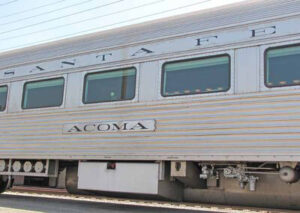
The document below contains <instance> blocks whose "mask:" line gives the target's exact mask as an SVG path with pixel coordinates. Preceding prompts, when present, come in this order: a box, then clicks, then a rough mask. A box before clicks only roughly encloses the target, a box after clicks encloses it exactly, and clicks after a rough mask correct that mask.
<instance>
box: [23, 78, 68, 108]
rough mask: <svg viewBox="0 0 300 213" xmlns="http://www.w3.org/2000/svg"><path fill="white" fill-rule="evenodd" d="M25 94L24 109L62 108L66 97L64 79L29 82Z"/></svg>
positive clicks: (25, 87)
mask: <svg viewBox="0 0 300 213" xmlns="http://www.w3.org/2000/svg"><path fill="white" fill-rule="evenodd" d="M23 93H24V94H23V104H22V107H23V109H32V108H42V107H54V106H60V105H61V104H62V102H63V96H64V79H63V78H57V79H50V80H43V81H34V82H28V83H26V84H25V86H24V91H23Z"/></svg>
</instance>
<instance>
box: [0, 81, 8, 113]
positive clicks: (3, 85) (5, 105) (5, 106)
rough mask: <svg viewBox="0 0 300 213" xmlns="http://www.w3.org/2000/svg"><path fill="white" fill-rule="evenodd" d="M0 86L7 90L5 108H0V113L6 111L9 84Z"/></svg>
mask: <svg viewBox="0 0 300 213" xmlns="http://www.w3.org/2000/svg"><path fill="white" fill-rule="evenodd" d="M0 87H6V89H7V92H6V103H5V108H4V110H0V113H5V112H6V111H7V107H8V106H7V104H8V97H9V85H8V84H0Z"/></svg>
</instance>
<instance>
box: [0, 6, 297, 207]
mask: <svg viewBox="0 0 300 213" xmlns="http://www.w3.org/2000/svg"><path fill="white" fill-rule="evenodd" d="M299 24H300V1H290V0H289V1H283V0H267V1H262V0H254V1H248V2H243V3H240V4H234V5H230V6H226V7H222V8H216V9H211V10H207V11H203V12H200V13H193V14H188V15H184V16H179V17H175V18H169V19H164V20H160V21H155V22H150V23H147V24H141V25H136V26H132V27H124V28H120V29H116V30H110V31H107V32H102V33H96V34H92V35H87V36H81V37H77V38H74V39H65V40H62V41H58V42H53V43H50V44H45V45H39V46H36V47H31V48H25V49H21V50H16V51H12V52H8V53H4V54H2V55H0V86H2V85H6V86H7V88H8V95H7V96H8V97H7V107H6V108H5V110H4V111H2V112H0V138H1V140H0V156H1V159H8V160H10V163H13V161H15V160H17V159H21V160H23V161H25V160H26V159H39V160H66V161H72V160H75V161H76V160H77V161H78V160H80V161H81V162H82V161H88V160H97V161H102V162H106V161H114V162H115V161H117V162H118V161H125V162H128V161H131V162H139V161H151V162H171V164H172V163H174V162H175V163H176V162H184V163H187V164H188V163H189V162H194V163H197V164H199V165H202V167H201V168H207V167H205V166H206V164H207V165H212V164H213V165H215V164H216V165H218V163H222V164H226V165H227V164H228V165H231V164H232V163H233V164H239V165H240V164H241V162H246V163H249V162H263V163H264V164H269V163H275V164H278V165H281V167H282V168H283V167H286V166H289V167H291V168H295V169H296V168H297V164H298V162H299V161H300V137H299V136H300V122H299V118H300V110H299V106H300V102H299V100H300V99H299V98H300V95H299V92H300V86H297V85H296V86H295V85H293V86H283V87H274V88H273V87H272V88H269V87H267V86H266V84H265V59H266V57H265V53H266V50H268V49H270V48H274V47H281V46H297V45H298V44H299V43H300V29H299V27H297V26H299ZM219 55H227V56H228V57H229V58H230V64H229V65H230V77H229V78H230V79H229V80H230V88H229V89H228V90H227V91H224V92H219V93H207V94H196V95H181V96H174V97H164V96H163V95H162V93H161V91H162V88H161V87H162V69H163V66H164V65H165V64H166V63H169V62H173V61H182V60H183V61H184V60H188V59H194V58H205V57H213V56H219ZM131 67H133V68H135V70H136V87H135V95H134V98H133V99H132V100H127V101H117V102H106V103H93V104H84V103H83V101H82V97H83V92H84V78H85V76H86V75H87V74H88V73H94V72H101V71H103V72H104V71H110V70H116V69H120V68H131ZM58 77H62V78H63V79H64V82H65V84H64V95H63V103H62V105H61V106H58V107H50V108H38V109H22V94H23V88H24V85H25V84H26V82H28V81H35V80H37V81H38V80H43V79H51V78H58ZM130 122H135V124H132V125H133V126H134V125H136V124H138V123H139V122H140V123H141V125H146V124H145V122H146V123H147V122H150V123H149V125H150V126H149V128H148V127H147V131H145V130H144V129H142V128H139V127H138V126H137V129H134V128H133V126H131V127H132V129H131V130H132V131H131V130H129V129H128V131H118V129H115V130H116V131H106V129H102V130H103V131H98V130H97V124H99V123H102V124H103V123H105V124H110V125H114V123H115V124H116V125H119V126H118V127H119V128H121V129H122V128H123V127H124V123H130ZM86 125H89V127H86V129H84V127H85V126H86ZM128 125H129V124H128ZM74 126H75V129H74ZM107 128H108V127H107ZM47 162H48V161H47ZM207 162H209V163H207ZM211 162H214V163H211ZM224 162H225V163H224ZM82 165H83V164H82ZM171 167H172V166H171ZM84 168H85V167H84ZM192 170H193V169H192ZM204 170H205V169H204ZM206 171H208V170H205V172H206ZM3 174H12V173H3ZM178 179H179V180H180V178H178ZM183 182H184V183H185V181H183ZM245 182H249V183H250V179H249V180H247V181H245ZM254 182H255V181H254ZM298 185H299V184H295V185H293V186H294V187H298V188H299V186H298ZM287 187H290V186H287ZM186 194H188V191H187V192H186ZM191 194H192V193H191ZM294 195H295V196H296V194H294ZM292 197H293V196H292ZM220 202H221V201H220Z"/></svg>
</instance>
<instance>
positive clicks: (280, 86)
mask: <svg viewBox="0 0 300 213" xmlns="http://www.w3.org/2000/svg"><path fill="white" fill-rule="evenodd" d="M289 47H299V48H300V43H295V44H281V45H280V44H277V45H276V46H269V47H265V48H264V50H263V66H264V67H263V82H264V87H265V88H268V89H279V88H295V87H300V83H298V84H287V85H278V86H269V85H268V84H267V73H268V70H267V66H268V60H267V54H268V51H270V50H276V49H281V48H289Z"/></svg>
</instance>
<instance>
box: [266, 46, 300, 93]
mask: <svg viewBox="0 0 300 213" xmlns="http://www.w3.org/2000/svg"><path fill="white" fill-rule="evenodd" d="M265 84H266V86H267V87H282V86H293V85H300V46H294V47H280V48H273V49H269V50H267V52H266V73H265Z"/></svg>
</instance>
